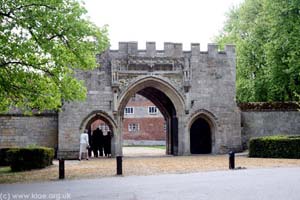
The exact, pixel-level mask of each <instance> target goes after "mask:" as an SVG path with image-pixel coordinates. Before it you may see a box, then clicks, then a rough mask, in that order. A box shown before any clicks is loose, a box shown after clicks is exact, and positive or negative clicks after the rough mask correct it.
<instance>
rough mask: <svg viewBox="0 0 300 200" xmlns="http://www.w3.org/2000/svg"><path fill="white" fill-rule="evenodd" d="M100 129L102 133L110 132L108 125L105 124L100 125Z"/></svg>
mask: <svg viewBox="0 0 300 200" xmlns="http://www.w3.org/2000/svg"><path fill="white" fill-rule="evenodd" d="M99 128H100V129H101V130H102V131H108V130H109V127H108V126H107V124H104V123H101V124H100V125H99Z"/></svg>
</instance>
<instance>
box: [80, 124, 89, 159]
mask: <svg viewBox="0 0 300 200" xmlns="http://www.w3.org/2000/svg"><path fill="white" fill-rule="evenodd" d="M89 146H90V145H89V136H88V134H87V130H86V129H85V130H84V132H83V133H81V134H80V150H79V160H81V156H82V154H85V157H86V159H87V160H88V159H89V157H88V148H89Z"/></svg>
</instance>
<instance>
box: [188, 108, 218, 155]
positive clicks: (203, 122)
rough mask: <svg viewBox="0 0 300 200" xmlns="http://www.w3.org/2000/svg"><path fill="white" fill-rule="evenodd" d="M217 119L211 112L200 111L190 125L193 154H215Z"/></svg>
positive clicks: (191, 150)
mask: <svg viewBox="0 0 300 200" xmlns="http://www.w3.org/2000/svg"><path fill="white" fill-rule="evenodd" d="M216 120H217V119H216V117H215V116H214V115H213V114H212V113H211V112H209V111H206V110H199V111H198V112H196V113H195V114H194V115H193V117H192V118H191V120H190V123H189V133H190V152H191V154H210V153H214V149H213V147H214V146H215V132H216V127H217V126H216Z"/></svg>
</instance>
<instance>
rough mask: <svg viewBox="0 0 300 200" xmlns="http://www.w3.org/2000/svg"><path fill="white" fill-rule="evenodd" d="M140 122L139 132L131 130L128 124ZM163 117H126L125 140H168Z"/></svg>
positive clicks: (124, 121) (124, 124) (124, 126)
mask: <svg viewBox="0 0 300 200" xmlns="http://www.w3.org/2000/svg"><path fill="white" fill-rule="evenodd" d="M130 123H135V124H139V131H138V132H129V131H128V124H130ZM164 124H165V120H164V119H163V118H139V119H138V118H125V119H124V120H123V139H124V140H166V133H165V130H164Z"/></svg>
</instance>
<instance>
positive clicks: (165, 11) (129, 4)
mask: <svg viewBox="0 0 300 200" xmlns="http://www.w3.org/2000/svg"><path fill="white" fill-rule="evenodd" d="M84 1H85V7H86V9H87V10H88V16H89V17H90V19H91V21H93V22H94V23H95V24H97V25H98V26H103V25H105V24H107V25H108V26H109V27H108V29H109V38H110V40H111V48H112V49H117V48H118V42H119V41H137V42H138V43H139V48H141V49H144V48H145V43H146V41H151V42H152V41H153V42H156V48H157V49H163V42H179V43H183V48H184V50H189V49H190V43H200V46H201V50H206V46H207V44H208V43H211V42H212V40H213V37H214V36H215V35H217V34H218V33H219V31H220V30H221V29H222V26H223V23H224V21H225V19H226V17H225V13H226V12H228V11H229V9H230V8H231V7H233V6H236V5H239V4H240V3H241V2H242V1H243V0H84Z"/></svg>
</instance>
